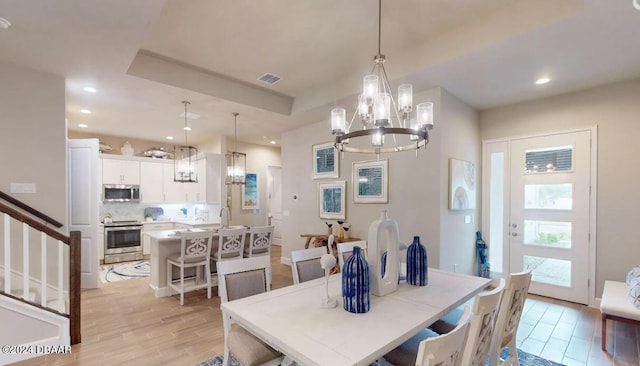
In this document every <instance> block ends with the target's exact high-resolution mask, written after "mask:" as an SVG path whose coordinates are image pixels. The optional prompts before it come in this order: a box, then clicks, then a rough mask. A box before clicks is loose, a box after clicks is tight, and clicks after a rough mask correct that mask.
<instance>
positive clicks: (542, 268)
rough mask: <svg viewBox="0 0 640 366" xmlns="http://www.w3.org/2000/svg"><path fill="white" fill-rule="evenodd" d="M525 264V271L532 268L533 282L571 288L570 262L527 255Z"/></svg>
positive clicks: (524, 259)
mask: <svg viewBox="0 0 640 366" xmlns="http://www.w3.org/2000/svg"><path fill="white" fill-rule="evenodd" d="M523 263H524V269H527V268H529V267H531V269H532V272H531V275H532V276H531V280H532V281H536V282H542V283H547V284H550V285H558V286H564V287H571V262H570V261H567V260H563V259H554V258H543V257H533V256H528V255H525V256H524V258H523Z"/></svg>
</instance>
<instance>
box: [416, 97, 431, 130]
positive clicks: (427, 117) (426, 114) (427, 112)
mask: <svg viewBox="0 0 640 366" xmlns="http://www.w3.org/2000/svg"><path fill="white" fill-rule="evenodd" d="M416 109H417V110H418V127H427V128H431V127H433V103H431V102H424V103H420V104H418V106H417V108H416Z"/></svg>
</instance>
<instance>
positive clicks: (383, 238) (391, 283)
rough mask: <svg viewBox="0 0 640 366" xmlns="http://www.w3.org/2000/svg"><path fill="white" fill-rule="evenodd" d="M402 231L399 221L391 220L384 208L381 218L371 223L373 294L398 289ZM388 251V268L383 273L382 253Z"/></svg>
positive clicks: (369, 248)
mask: <svg viewBox="0 0 640 366" xmlns="http://www.w3.org/2000/svg"><path fill="white" fill-rule="evenodd" d="M399 237H400V232H399V230H398V223H397V222H395V221H393V220H389V218H388V217H387V211H386V210H383V211H382V214H381V215H380V220H376V221H374V222H372V223H371V225H369V235H368V237H367V261H368V262H369V276H370V284H371V285H370V286H371V294H373V295H376V296H384V295H388V294H390V293H392V292H394V291H395V290H397V289H398V276H399V274H398V273H399V271H398V270H399V265H400V260H399V258H398V255H399V252H400V239H399ZM384 252H387V260H386V270H385V271H384V276H383V275H382V268H380V267H381V266H382V254H383V253H384Z"/></svg>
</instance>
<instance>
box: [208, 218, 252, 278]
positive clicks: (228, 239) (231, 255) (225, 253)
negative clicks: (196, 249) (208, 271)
mask: <svg viewBox="0 0 640 366" xmlns="http://www.w3.org/2000/svg"><path fill="white" fill-rule="evenodd" d="M246 233H247V229H245V228H239V229H218V234H217V235H216V236H217V238H218V246H217V247H216V246H214V247H213V248H212V249H211V260H213V261H215V262H216V263H218V262H221V261H228V260H231V259H242V258H243V256H244V240H245V236H246ZM215 268H217V267H214V269H215Z"/></svg>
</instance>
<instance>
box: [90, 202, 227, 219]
mask: <svg viewBox="0 0 640 366" xmlns="http://www.w3.org/2000/svg"><path fill="white" fill-rule="evenodd" d="M151 206H153V207H161V208H162V209H163V210H164V216H167V217H168V218H169V219H185V218H186V219H198V220H202V221H218V220H219V219H220V216H219V215H220V205H205V204H193V203H191V204H184V205H182V204H164V205H158V204H156V205H149V204H147V203H134V202H100V203H99V205H98V212H99V215H100V221H102V219H103V218H104V215H105V214H107V213H110V214H111V217H112V218H113V220H139V221H144V209H145V208H147V207H151ZM182 209H186V211H187V215H186V216H185V215H184V214H183V213H182Z"/></svg>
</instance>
